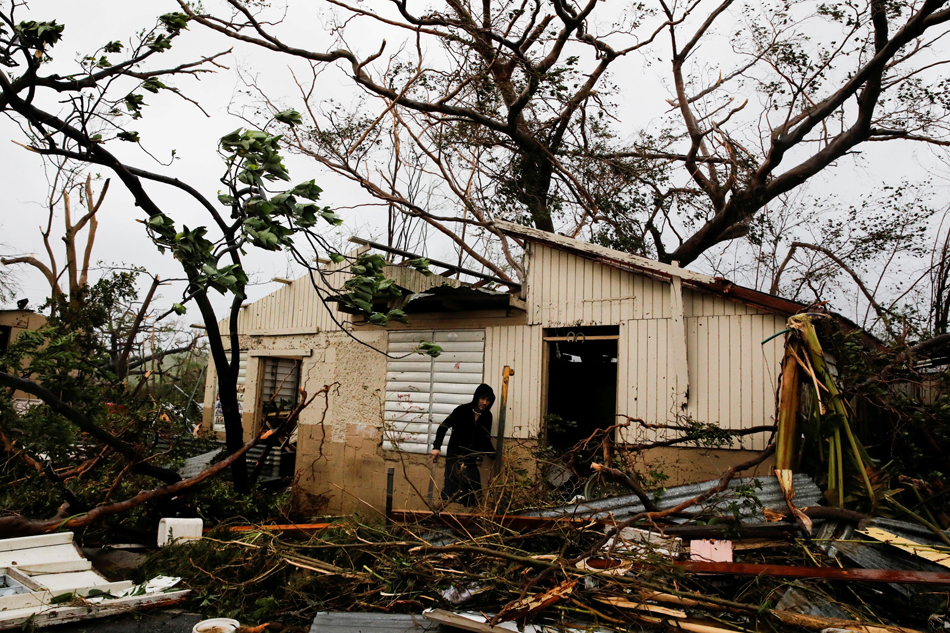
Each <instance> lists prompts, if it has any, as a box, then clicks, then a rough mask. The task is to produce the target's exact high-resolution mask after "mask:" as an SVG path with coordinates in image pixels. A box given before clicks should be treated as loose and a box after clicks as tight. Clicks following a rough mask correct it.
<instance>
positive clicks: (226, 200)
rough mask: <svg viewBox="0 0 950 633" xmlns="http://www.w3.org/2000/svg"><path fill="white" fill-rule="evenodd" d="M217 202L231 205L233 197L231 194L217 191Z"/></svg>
mask: <svg viewBox="0 0 950 633" xmlns="http://www.w3.org/2000/svg"><path fill="white" fill-rule="evenodd" d="M218 202H220V203H221V204H223V205H226V206H231V205H232V204H234V198H232V197H231V196H229V195H227V194H225V193H219V194H218Z"/></svg>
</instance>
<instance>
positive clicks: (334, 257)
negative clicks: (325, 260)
mask: <svg viewBox="0 0 950 633" xmlns="http://www.w3.org/2000/svg"><path fill="white" fill-rule="evenodd" d="M330 261H331V262H333V263H334V264H342V263H343V262H345V261H346V258H345V257H343V256H342V255H340V254H339V253H330Z"/></svg>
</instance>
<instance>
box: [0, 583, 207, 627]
mask: <svg viewBox="0 0 950 633" xmlns="http://www.w3.org/2000/svg"><path fill="white" fill-rule="evenodd" d="M189 593H191V592H190V591H188V590H184V591H174V592H169V593H161V594H154V595H150V596H134V597H129V598H118V599H116V600H109V601H107V602H102V603H100V604H92V603H88V604H86V605H83V606H81V607H67V606H63V605H49V606H46V607H42V608H41V609H40V610H36V611H34V610H30V609H20V610H17V611H9V612H2V613H0V630H10V629H19V628H20V627H21V626H22V625H23V624H25V623H26V622H27V621H32V624H33V625H34V626H37V627H41V626H49V625H52V624H65V623H67V622H78V621H80V620H93V619H96V618H103V617H106V616H109V615H116V614H119V613H128V612H129V611H140V610H143V609H150V608H159V607H169V606H172V605H175V604H178V603H179V602H182V601H183V600H184V599H185V598H186V597H187V596H188V594H189Z"/></svg>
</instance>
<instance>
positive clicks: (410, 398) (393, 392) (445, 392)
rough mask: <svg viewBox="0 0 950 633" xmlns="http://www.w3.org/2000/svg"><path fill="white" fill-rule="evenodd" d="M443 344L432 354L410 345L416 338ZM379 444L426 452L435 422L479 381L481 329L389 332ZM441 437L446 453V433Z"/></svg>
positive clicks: (416, 342)
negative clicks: (383, 424) (382, 433)
mask: <svg viewBox="0 0 950 633" xmlns="http://www.w3.org/2000/svg"><path fill="white" fill-rule="evenodd" d="M423 341H425V342H432V343H435V344H436V345H438V346H439V347H441V348H442V353H441V354H440V355H439V356H438V357H436V358H429V357H427V356H422V355H420V354H414V353H413V351H414V350H416V349H417V348H418V347H419V343H420V342H423ZM389 353H390V354H391V355H393V356H396V358H392V359H390V360H389V363H388V367H387V373H386V405H385V411H384V415H383V417H384V419H385V421H386V431H385V433H384V438H383V448H384V449H386V450H401V451H404V452H407V453H428V452H429V451H430V450H431V447H432V441H433V440H434V439H435V432H436V429H437V428H438V425H439V424H440V423H441V422H442V421H443V420H445V418H446V417H448V415H449V414H450V413H451V412H452V410H453V409H455V407H457V406H459V405H460V404H465V403H466V402H471V400H472V395H473V394H474V393H475V388H476V387H477V386H478V385H479V384H481V383H482V382H483V377H484V370H485V331H484V330H458V331H413V332H405V331H403V332H390V333H389ZM450 435H451V432H450V433H449V435H446V441H445V442H443V445H442V450H443V453H447V451H446V447H447V446H448V438H449V436H450Z"/></svg>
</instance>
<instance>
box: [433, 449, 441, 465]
mask: <svg viewBox="0 0 950 633" xmlns="http://www.w3.org/2000/svg"><path fill="white" fill-rule="evenodd" d="M441 454H442V451H440V450H439V449H437V448H433V449H432V463H433V464H434V463H436V462H437V461H439V455H441Z"/></svg>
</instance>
